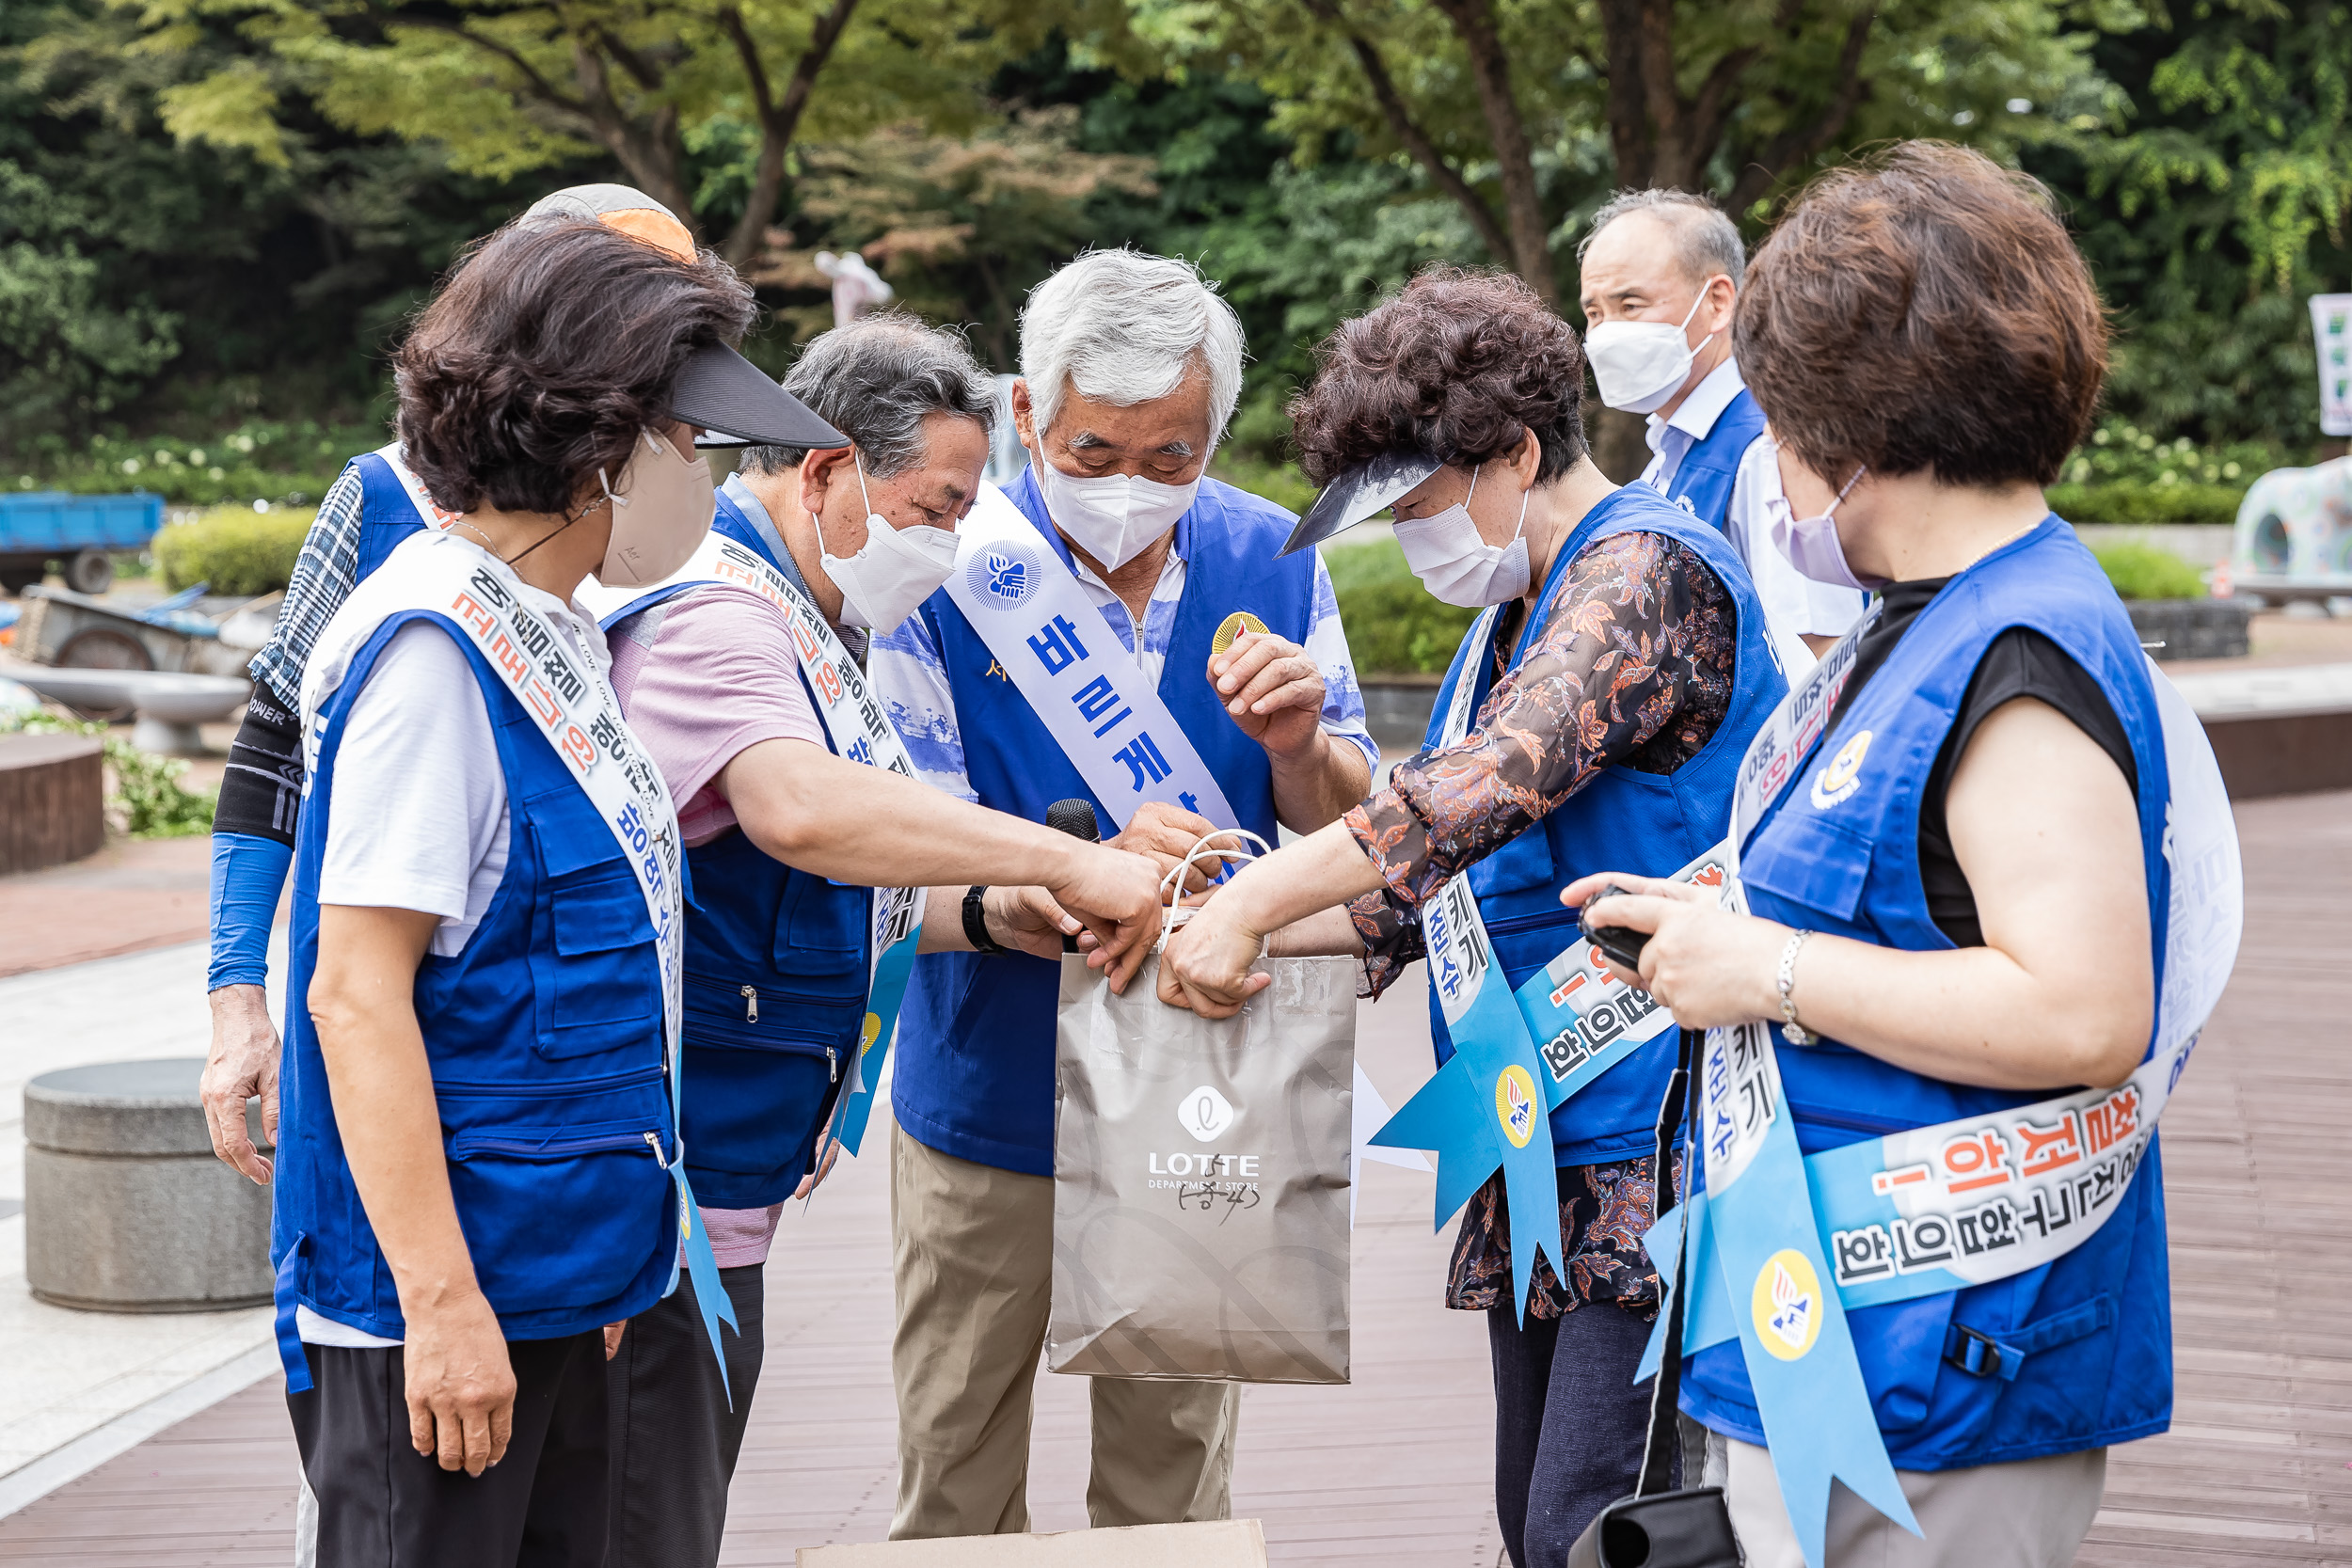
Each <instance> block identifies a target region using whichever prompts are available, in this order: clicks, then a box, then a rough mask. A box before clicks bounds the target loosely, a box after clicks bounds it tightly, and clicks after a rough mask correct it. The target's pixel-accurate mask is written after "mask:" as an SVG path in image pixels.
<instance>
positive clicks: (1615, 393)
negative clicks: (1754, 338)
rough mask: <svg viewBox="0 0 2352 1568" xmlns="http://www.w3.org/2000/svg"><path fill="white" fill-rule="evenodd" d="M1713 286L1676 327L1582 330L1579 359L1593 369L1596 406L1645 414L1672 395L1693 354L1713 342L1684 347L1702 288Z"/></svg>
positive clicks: (1621, 325) (1615, 325)
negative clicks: (1599, 403)
mask: <svg viewBox="0 0 2352 1568" xmlns="http://www.w3.org/2000/svg"><path fill="white" fill-rule="evenodd" d="M1718 276H1720V275H1718ZM1714 281H1715V279H1714V278H1712V277H1710V278H1708V280H1707V283H1706V284H1702V285H1701V286H1700V288H1699V296H1698V298H1696V299H1694V300H1692V302H1691V309H1688V310H1685V311H1684V312H1683V313H1682V323H1681V325H1678V326H1668V325H1666V324H1665V323H1664V322H1602V323H1601V324H1600V325H1597V326H1594V327H1589V328H1587V329H1586V330H1585V333H1584V357H1585V359H1586V361H1587V362H1588V363H1590V364H1591V365H1592V367H1593V381H1594V383H1595V384H1596V385H1597V386H1598V387H1599V388H1600V401H1601V402H1603V403H1605V404H1608V405H1609V406H1610V407H1612V408H1621V409H1623V410H1625V412H1627V413H1629V414H1647V413H1649V412H1650V411H1652V410H1653V409H1655V408H1657V407H1658V405H1659V404H1662V403H1664V402H1665V401H1666V400H1667V399H1668V398H1670V397H1672V396H1674V395H1675V391H1676V389H1677V388H1679V387H1680V386H1681V385H1682V378H1683V377H1684V376H1686V375H1689V374H1690V373H1691V361H1692V360H1693V359H1696V358H1697V357H1698V356H1699V348H1704V347H1705V346H1706V345H1707V341H1708V339H1709V338H1712V337H1714V336H1715V334H1713V333H1712V332H1709V333H1708V335H1707V337H1706V338H1701V339H1700V340H1699V342H1698V347H1697V348H1694V347H1692V345H1691V344H1690V343H1689V342H1687V341H1684V334H1686V333H1687V332H1689V331H1690V329H1691V318H1692V316H1695V315H1697V314H1698V313H1699V307H1700V306H1701V305H1703V304H1705V303H1706V302H1707V289H1708V285H1711V284H1712V283H1713V282H1714Z"/></svg>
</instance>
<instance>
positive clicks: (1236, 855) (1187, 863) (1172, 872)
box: [1160, 828, 1274, 946]
mask: <svg viewBox="0 0 2352 1568" xmlns="http://www.w3.org/2000/svg"><path fill="white" fill-rule="evenodd" d="M1219 838H1232V839H1245V838H1246V839H1248V841H1249V842H1250V843H1251V844H1254V845H1256V846H1257V848H1256V849H1255V850H1251V849H1248V848H1247V847H1244V848H1238V849H1218V850H1214V851H1212V850H1210V848H1209V842H1210V841H1211V840H1212V839H1219ZM1206 853H1214V854H1216V855H1219V856H1222V857H1223V858H1224V859H1226V860H1242V861H1254V860H1256V859H1257V858H1258V857H1259V856H1260V855H1270V854H1272V853H1274V846H1272V845H1271V844H1268V843H1267V842H1266V841H1265V840H1264V839H1263V838H1260V837H1259V836H1258V835H1257V834H1256V833H1253V832H1250V831H1249V830H1248V829H1247V828H1212V829H1210V830H1209V831H1208V832H1205V833H1202V834H1201V835H1200V837H1199V838H1197V839H1195V840H1193V844H1192V847H1191V848H1190V849H1189V850H1187V851H1185V854H1184V859H1183V860H1181V861H1179V862H1177V863H1175V864H1174V865H1172V866H1170V867H1168V875H1167V876H1165V877H1162V878H1161V879H1160V911H1161V912H1160V945H1161V946H1166V945H1167V944H1168V932H1170V931H1172V930H1174V929H1175V928H1176V915H1177V912H1178V911H1180V910H1181V909H1183V907H1184V904H1183V899H1184V883H1185V882H1186V881H1187V880H1189V879H1190V878H1191V876H1192V863H1193V862H1195V861H1197V860H1199V859H1200V857H1201V856H1202V855H1203V854H1206Z"/></svg>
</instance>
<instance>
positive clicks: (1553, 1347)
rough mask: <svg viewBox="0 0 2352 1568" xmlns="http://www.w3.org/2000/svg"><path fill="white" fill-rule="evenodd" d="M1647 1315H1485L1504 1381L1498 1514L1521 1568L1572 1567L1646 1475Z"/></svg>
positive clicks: (1610, 1310) (1596, 1306)
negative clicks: (1641, 1372)
mask: <svg viewBox="0 0 2352 1568" xmlns="http://www.w3.org/2000/svg"><path fill="white" fill-rule="evenodd" d="M1649 1334H1650V1325H1649V1323H1648V1322H1647V1321H1646V1319H1645V1314H1644V1313H1641V1312H1629V1311H1627V1310H1626V1309H1625V1308H1624V1307H1619V1306H1617V1305H1616V1304H1615V1303H1613V1302H1608V1301H1595V1302H1587V1303H1585V1304H1584V1305H1583V1306H1581V1307H1578V1308H1577V1309H1576V1310H1575V1311H1573V1312H1570V1313H1568V1314H1567V1315H1566V1316H1565V1317H1562V1318H1530V1319H1528V1320H1527V1325H1526V1327H1524V1328H1522V1327H1520V1326H1519V1324H1518V1323H1517V1322H1515V1321H1514V1319H1513V1317H1512V1313H1511V1309H1510V1307H1507V1306H1504V1307H1495V1308H1494V1309H1492V1310H1491V1311H1489V1312H1488V1313H1487V1314H1486V1340H1487V1347H1488V1350H1489V1351H1490V1352H1491V1354H1492V1356H1493V1360H1494V1373H1495V1517H1496V1519H1497V1520H1498V1521H1499V1522H1500V1523H1501V1525H1502V1543H1503V1544H1504V1545H1505V1546H1506V1547H1508V1548H1509V1549H1510V1553H1511V1561H1512V1562H1513V1563H1514V1564H1515V1565H1516V1568H1561V1565H1562V1564H1564V1563H1565V1562H1566V1561H1567V1559H1568V1547H1569V1546H1571V1545H1573V1544H1575V1542H1576V1538H1577V1537H1578V1536H1580V1535H1581V1534H1583V1533H1584V1527H1585V1526H1587V1525H1589V1524H1591V1523H1592V1522H1593V1520H1594V1518H1595V1517H1596V1516H1597V1514H1598V1513H1600V1511H1601V1510H1602V1509H1604V1508H1607V1507H1608V1506H1609V1505H1610V1504H1611V1503H1613V1502H1615V1501H1616V1500H1617V1499H1618V1498H1619V1497H1625V1496H1627V1495H1628V1494H1629V1493H1630V1492H1631V1491H1632V1490H1633V1487H1634V1483H1635V1482H1636V1481H1638V1480H1639V1479H1640V1475H1641V1469H1642V1443H1643V1439H1644V1438H1645V1435H1646V1434H1647V1433H1648V1429H1649V1398H1650V1386H1651V1383H1652V1381H1654V1380H1647V1379H1645V1381H1643V1382H1641V1383H1639V1384H1636V1383H1635V1382H1634V1381H1633V1372H1634V1370H1635V1369H1636V1368H1638V1367H1639V1366H1640V1365H1641V1364H1642V1352H1643V1350H1644V1348H1645V1347H1646V1346H1647V1345H1648V1343H1649Z"/></svg>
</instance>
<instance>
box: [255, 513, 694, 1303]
mask: <svg viewBox="0 0 2352 1568" xmlns="http://www.w3.org/2000/svg"><path fill="white" fill-rule="evenodd" d="M401 504H402V505H404V506H405V505H406V504H407V502H406V500H405V499H403V500H402V503H401ZM413 621H423V622H428V623H431V624H434V625H437V626H441V627H443V628H445V629H446V630H447V631H448V633H449V635H450V636H451V637H452V638H453V639H455V640H456V641H457V643H458V646H460V647H461V648H463V649H464V650H465V652H466V656H467V658H468V660H469V662H470V663H471V664H472V666H473V669H474V678H475V680H476V682H477V683H478V684H479V685H480V686H481V688H482V692H483V696H484V698H485V701H486V702H487V703H488V705H489V713H490V724H491V730H492V733H493V734H494V735H495V736H496V738H497V742H498V752H499V761H500V764H501V767H502V768H504V770H505V775H506V791H507V810H508V813H509V823H508V847H507V863H506V873H505V876H504V877H503V878H502V879H501V881H500V883H499V889H498V892H497V894H496V895H494V896H493V897H492V899H491V901H490V907H489V909H488V910H487V911H485V912H484V915H483V918H482V924H481V925H480V926H479V927H476V928H475V930H474V933H473V936H472V938H471V940H469V942H467V943H466V946H465V950H464V951H463V952H461V953H459V954H457V955H456V956H455V957H453V958H441V957H438V956H435V955H431V954H428V955H427V956H426V958H425V959H424V961H423V963H422V964H421V966H420V967H419V969H418V971H417V983H416V990H415V1005H416V1010H417V1022H418V1024H419V1025H420V1027H421V1032H422V1034H423V1036H424V1046H425V1053H426V1056H427V1058H428V1059H429V1061H430V1063H431V1065H432V1071H433V1088H434V1093H435V1096H436V1098H437V1101H438V1106H439V1114H440V1121H441V1131H442V1138H443V1142H444V1145H445V1147H446V1148H447V1151H448V1155H449V1179H450V1189H451V1193H452V1196H453V1197H454V1198H455V1200H456V1204H457V1220H458V1225H459V1227H461V1228H462V1229H463V1231H464V1233H465V1237H466V1246H467V1249H468V1251H469V1252H470V1253H471V1254H472V1257H473V1267H474V1275H475V1277H476V1278H477V1279H478V1280H479V1281H480V1283H481V1286H482V1291H483V1294H484V1295H485V1296H486V1297H488V1298H489V1302H490V1306H491V1307H492V1309H493V1310H495V1311H496V1312H497V1314H498V1319H499V1326H500V1328H501V1330H502V1331H503V1332H504V1333H505V1335H506V1337H507V1338H510V1339H549V1338H559V1337H561V1336H564V1335H569V1334H578V1333H580V1332H583V1331H585V1330H587V1329H591V1328H595V1327H597V1326H599V1325H601V1324H604V1323H613V1322H617V1321H618V1320H620V1319H622V1318H626V1317H629V1316H631V1315H632V1314H635V1313H638V1312H642V1311H644V1310H645V1309H646V1308H647V1307H651V1306H653V1304H654V1303H655V1302H657V1301H659V1300H660V1299H661V1293H662V1291H664V1290H665V1289H666V1288H667V1287H668V1285H669V1280H670V1271H671V1260H672V1259H673V1258H674V1257H675V1254H676V1252H677V1244H678V1232H677V1209H676V1202H675V1197H674V1196H673V1194H674V1193H675V1187H674V1186H673V1184H672V1182H671V1180H670V1178H669V1176H668V1175H667V1174H666V1173H665V1172H664V1170H663V1168H662V1165H661V1164H660V1162H661V1161H663V1160H667V1159H668V1158H670V1155H671V1151H672V1150H673V1149H675V1147H676V1140H675V1132H674V1130H673V1129H672V1127H671V1123H670V1097H669V1091H668V1087H667V1085H665V1084H664V1083H663V1080H662V1069H661V1054H662V1042H661V979H660V962H659V960H658V958H656V956H655V951H654V935H653V925H652V922H651V921H650V920H649V919H648V918H647V916H646V914H645V905H644V896H643V895H641V894H640V893H639V891H638V885H637V879H636V878H635V877H634V876H633V875H632V874H631V872H630V870H629V866H628V862H627V861H625V860H623V859H622V858H621V852H620V848H619V847H618V846H617V845H616V844H615V843H614V842H613V839H612V833H611V832H610V831H609V830H607V828H606V827H605V825H604V821H603V819H602V817H601V816H599V815H598V813H597V812H596V808H595V806H594V805H593V804H592V803H591V802H590V801H589V799H588V797H587V795H586V793H585V792H584V791H582V790H581V789H580V785H579V784H578V782H577V781H576V780H574V779H573V777H572V775H571V773H570V772H569V771H568V770H567V769H565V768H564V765H563V763H562V761H561V760H560V759H559V758H558V757H557V756H556V754H555V752H554V749H553V748H552V747H551V746H549V745H548V740H547V737H546V736H545V735H544V734H543V733H542V731H541V730H540V727H539V725H538V723H537V721H534V720H533V719H532V717H531V716H530V715H529V714H528V713H527V712H525V711H524V709H523V707H522V705H521V704H520V703H518V702H517V701H516V699H515V697H514V695H513V694H512V692H511V691H510V690H509V689H508V688H507V685H506V682H505V680H504V679H503V678H502V677H501V675H500V674H499V673H497V672H496V671H495V670H493V669H492V668H491V667H490V665H489V664H488V662H487V661H486V660H485V658H484V657H483V656H482V655H481V653H480V652H479V651H477V650H476V649H475V647H474V646H473V644H472V642H471V641H470V640H469V639H468V638H466V637H465V636H463V635H462V634H461V633H460V632H459V631H458V630H457V628H456V627H455V626H454V625H453V623H451V622H450V621H449V620H448V619H447V618H446V617H443V616H441V615H438V614H436V613H433V612H431V611H426V610H409V611H405V612H403V613H401V614H398V615H395V616H392V617H390V618H389V619H388V620H387V621H386V622H385V623H384V624H383V626H380V627H378V628H377V629H376V632H375V634H374V635H373V637H372V638H370V639H369V641H367V643H366V644H365V645H364V646H363V647H362V648H361V649H360V651H359V653H358V656H357V657H354V659H353V660H352V663H351V668H350V672H349V673H347V674H346V675H345V676H344V678H343V682H342V686H340V687H339V688H337V689H336V691H335V694H334V696H333V697H332V698H330V699H329V700H328V702H327V705H326V710H325V711H324V713H323V714H322V715H321V718H320V722H321V723H322V724H323V725H324V726H325V730H326V741H325V744H324V745H323V746H322V747H321V749H320V755H319V766H318V770H317V772H316V773H314V774H313V775H312V776H311V784H310V800H308V801H307V802H305V804H304V807H303V811H302V816H301V819H300V822H299V824H298V826H297V828H296V849H295V855H294V930H293V933H292V935H293V960H294V972H293V974H292V976H291V978H290V980H289V990H288V994H290V995H293V996H296V997H300V996H304V995H307V994H308V993H309V990H310V977H311V974H313V972H314V971H315V970H316V968H317V964H318V908H319V906H318V882H319V864H320V861H321V857H322V856H323V855H324V853H325V851H326V828H327V819H328V815H329V813H328V803H329V801H330V800H332V798H333V795H334V788H335V762H336V755H337V753H338V752H339V750H340V749H341V746H342V721H343V716H344V714H345V713H346V712H348V711H349V709H350V706H351V704H352V702H353V700H354V699H355V698H356V697H357V696H358V692H359V690H360V689H361V687H362V686H364V685H365V684H366V681H367V678H368V674H369V672H370V671H371V670H372V669H373V667H374V664H375V660H376V658H377V657H379V656H380V655H381V653H382V652H383V649H384V647H385V645H386V644H387V643H388V642H389V641H391V638H392V635H393V634H394V633H395V632H396V631H398V630H399V629H400V628H401V627H402V626H405V625H407V624H408V623H410V622H413ZM280 1093H281V1094H282V1096H283V1105H282V1119H281V1121H280V1124H279V1127H278V1175H277V1180H276V1184H275V1186H274V1187H273V1189H272V1191H273V1194H274V1196H275V1203H274V1206H273V1212H272V1213H271V1217H270V1259H271V1261H272V1263H273V1264H276V1265H278V1266H279V1269H280V1272H279V1275H278V1279H279V1290H280V1292H281V1295H280V1299H279V1303H278V1306H279V1308H280V1310H281V1312H284V1311H290V1309H291V1308H290V1304H289V1303H288V1302H287V1301H286V1300H285V1299H284V1296H283V1292H284V1291H287V1290H288V1289H291V1290H292V1291H293V1293H294V1297H295V1299H296V1300H298V1301H299V1302H300V1303H301V1305H303V1306H305V1307H310V1309H311V1310H312V1311H314V1312H317V1313H318V1314H319V1315H320V1316H322V1317H325V1318H328V1319H331V1320H333V1321H334V1322H336V1323H343V1324H346V1325H348V1326H350V1327H352V1328H357V1329H359V1330H360V1331H362V1332H363V1333H368V1334H374V1335H380V1336H383V1337H386V1338H403V1336H404V1328H403V1323H402V1319H401V1311H400V1298H399V1295H398V1293H397V1292H396V1291H394V1289H393V1286H392V1275H391V1270H390V1268H389V1265H388V1264H387V1263H386V1262H385V1260H384V1257H383V1253H382V1251H381V1249H380V1248H379V1247H378V1246H377V1244H376V1240H375V1232H374V1230H373V1227H371V1226H370V1225H369V1224H368V1219H367V1214H366V1212H365V1210H364V1209H363V1208H362V1206H361V1204H360V1201H359V1194H358V1188H357V1187H356V1186H355V1185H354V1184H353V1181H352V1179H351V1169H350V1166H349V1164H348V1163H347V1162H346V1159H345V1157H344V1153H343V1147H342V1137H341V1134H340V1133H339V1132H338V1130H337V1123H336V1116H335V1106H334V1103H333V1101H332V1100H331V1099H330V1097H329V1094H328V1090H327V1084H326V1065H325V1062H324V1059H323V1058H322V1057H321V1055H320V1053H319V1043H318V1034H317V1031H316V1029H315V1028H314V1027H313V1026H312V1025H311V1022H310V1013H309V1011H308V1010H307V1009H305V1008H304V1007H302V1006H292V1007H289V1008H287V1009H286V1041H285V1062H284V1076H283V1080H282V1083H281V1085H280ZM657 1148H658V1153H657ZM289 1262H291V1264H292V1266H291V1267H287V1266H286V1265H287V1264H289Z"/></svg>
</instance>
